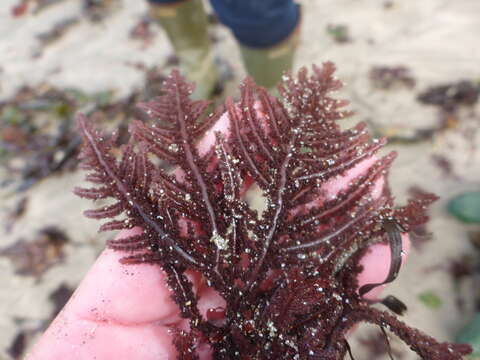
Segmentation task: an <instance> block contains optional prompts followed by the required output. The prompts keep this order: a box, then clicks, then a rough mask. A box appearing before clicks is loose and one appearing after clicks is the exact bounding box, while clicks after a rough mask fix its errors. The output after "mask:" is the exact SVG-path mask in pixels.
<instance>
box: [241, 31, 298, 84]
mask: <svg viewBox="0 0 480 360" xmlns="http://www.w3.org/2000/svg"><path fill="white" fill-rule="evenodd" d="M299 38H300V26H299V25H298V26H297V28H296V29H295V30H294V32H293V33H292V34H291V35H290V36H289V37H288V38H287V39H285V40H284V41H282V42H281V43H280V44H277V45H275V46H272V47H269V48H252V47H248V46H244V45H240V51H241V53H242V58H243V63H244V65H245V68H246V70H247V72H248V74H249V75H250V76H252V77H253V78H254V80H255V82H256V83H257V84H258V85H261V86H263V87H265V88H267V89H268V90H270V91H272V92H274V93H275V92H276V85H277V84H278V83H279V82H280V79H281V77H282V74H283V73H284V72H285V71H288V70H291V69H292V66H293V57H294V54H295V50H296V48H297V45H298V40H299Z"/></svg>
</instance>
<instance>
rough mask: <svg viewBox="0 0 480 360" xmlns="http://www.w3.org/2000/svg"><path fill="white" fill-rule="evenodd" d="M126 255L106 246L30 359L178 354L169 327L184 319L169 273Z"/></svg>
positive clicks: (28, 359) (130, 233)
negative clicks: (127, 259)
mask: <svg viewBox="0 0 480 360" xmlns="http://www.w3.org/2000/svg"><path fill="white" fill-rule="evenodd" d="M139 231H140V230H138V229H133V230H128V231H123V232H122V233H120V235H119V237H126V236H129V235H133V234H135V233H138V232H139ZM121 257H122V254H121V253H119V252H116V251H115V252H114V251H112V250H105V251H103V253H102V254H101V255H100V257H99V258H98V259H97V261H96V262H95V264H94V265H93V266H92V268H91V269H90V271H89V272H88V274H87V275H86V277H85V278H84V280H83V281H82V283H81V284H80V286H79V287H78V289H77V290H76V291H75V293H74V295H73V296H72V298H71V299H70V300H69V302H68V303H67V304H66V305H65V307H64V309H63V310H62V311H61V312H60V314H59V315H58V316H57V318H56V319H55V320H54V321H53V322H52V324H51V325H50V327H49V328H48V329H47V331H46V332H45V333H44V334H43V336H42V337H41V338H40V340H39V342H38V343H37V344H36V346H35V347H34V349H33V350H32V352H31V353H30V354H29V355H27V360H40V359H50V360H55V359H67V358H68V359H97V360H101V359H119V360H122V359H142V360H149V359H152V360H153V359H157V360H158V359H169V358H174V357H175V354H176V351H175V348H174V346H173V345H172V336H173V335H172V334H170V331H169V329H170V328H171V327H173V326H175V327H178V326H179V325H180V324H181V322H182V319H181V318H180V315H179V311H178V308H177V306H176V305H175V304H174V302H173V301H172V299H171V298H170V295H171V294H170V290H168V288H167V287H166V285H165V275H164V273H163V272H162V271H160V270H159V268H158V266H151V265H147V264H139V265H122V264H120V263H119V259H120V258H121Z"/></svg>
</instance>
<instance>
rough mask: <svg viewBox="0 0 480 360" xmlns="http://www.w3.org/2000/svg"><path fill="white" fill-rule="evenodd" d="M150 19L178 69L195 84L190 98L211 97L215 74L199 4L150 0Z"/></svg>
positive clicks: (198, 0)
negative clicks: (162, 33)
mask: <svg viewBox="0 0 480 360" xmlns="http://www.w3.org/2000/svg"><path fill="white" fill-rule="evenodd" d="M149 3H150V15H151V17H152V18H153V19H155V20H156V21H158V22H159V23H160V25H161V26H162V28H163V29H164V30H165V31H166V33H167V36H168V38H169V40H170V42H171V43H172V46H173V48H174V50H175V53H176V55H177V56H178V58H179V60H180V68H181V71H182V73H183V75H184V76H185V77H186V78H187V80H188V81H192V82H195V84H196V88H195V91H194V93H193V97H194V98H196V99H206V98H208V97H210V95H211V94H212V92H213V90H214V88H215V86H216V84H217V81H218V74H217V70H216V67H215V64H214V59H213V54H212V51H211V50H210V41H209V38H208V31H207V25H208V21H207V15H206V13H205V10H204V8H203V4H202V1H201V0H180V1H179V0H149Z"/></svg>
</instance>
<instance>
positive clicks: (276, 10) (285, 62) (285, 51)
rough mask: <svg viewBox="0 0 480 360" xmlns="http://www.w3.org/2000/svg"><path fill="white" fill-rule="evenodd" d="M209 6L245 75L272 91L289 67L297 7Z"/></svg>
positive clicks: (217, 1)
mask: <svg viewBox="0 0 480 360" xmlns="http://www.w3.org/2000/svg"><path fill="white" fill-rule="evenodd" d="M211 4H212V7H213V8H214V9H215V12H216V13H217V15H218V17H219V19H220V21H221V22H222V23H223V24H225V25H226V26H228V27H229V28H230V29H231V31H232V32H233V35H234V36H235V38H236V39H237V40H238V42H239V43H240V50H241V53H242V57H243V61H244V63H245V67H246V69H247V72H248V73H249V74H250V75H251V76H252V77H253V78H254V79H255V81H256V82H257V83H258V84H259V85H262V86H265V87H266V88H270V89H271V88H273V87H274V86H275V85H276V84H277V83H278V81H279V80H280V78H281V76H282V73H283V72H284V71H286V70H289V69H291V67H292V64H293V54H294V50H295V48H296V45H297V43H298V38H299V27H300V8H299V6H298V5H297V4H296V3H295V2H294V1H293V0H211Z"/></svg>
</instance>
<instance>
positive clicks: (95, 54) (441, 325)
mask: <svg viewBox="0 0 480 360" xmlns="http://www.w3.org/2000/svg"><path fill="white" fill-rule="evenodd" d="M16 3H17V0H2V1H1V4H0V34H1V35H0V99H1V100H5V99H8V98H9V97H11V96H13V95H14V94H15V92H16V91H17V90H18V89H19V88H20V87H21V86H23V85H31V86H34V85H38V84H41V83H45V82H46V83H49V84H54V85H55V86H57V87H59V88H62V87H69V88H78V89H81V90H83V91H86V92H95V91H99V90H113V91H114V94H115V97H116V98H122V97H125V96H127V95H129V94H130V93H131V92H132V91H133V90H134V89H136V88H138V87H141V86H142V85H143V83H144V80H145V79H144V76H145V75H144V72H142V71H140V70H138V68H137V67H135V66H132V64H139V63H140V64H144V65H146V66H152V65H154V64H161V63H164V61H165V59H166V57H167V56H168V55H169V54H171V48H170V45H169V44H168V42H167V41H166V37H165V35H164V34H163V33H162V32H161V30H160V29H159V28H156V27H155V28H154V29H153V31H154V32H155V34H156V36H155V38H154V40H153V44H152V45H151V46H149V47H147V48H143V46H142V45H141V44H140V43H139V42H138V41H135V40H132V39H130V38H129V31H130V29H131V28H132V27H133V26H134V24H136V23H137V22H138V20H139V18H140V17H141V16H143V15H145V12H146V4H145V3H144V2H143V1H123V2H120V4H118V6H115V9H114V10H113V11H112V13H111V14H110V15H109V16H108V17H107V18H105V19H104V21H102V22H100V23H95V24H92V23H91V22H89V21H87V20H86V19H84V18H80V19H79V21H78V22H77V23H76V24H75V25H74V26H72V28H71V29H69V31H67V32H66V33H65V34H64V35H63V36H62V37H61V38H60V39H59V40H57V41H56V42H54V43H52V44H51V45H49V46H47V47H45V48H43V49H41V48H40V45H39V40H38V39H37V38H36V35H38V34H39V33H42V32H45V31H47V30H49V29H50V28H51V27H52V26H53V25H54V24H55V23H57V22H58V21H60V20H64V19H65V18H69V17H77V16H78V15H79V13H80V9H81V2H80V1H78V0H64V1H61V2H59V3H58V4H55V5H52V6H50V7H48V8H46V9H45V10H43V11H42V12H40V13H38V14H31V13H27V14H26V15H24V16H22V17H18V18H13V17H12V16H11V14H10V11H11V8H12V6H14V5H16ZM302 4H303V6H304V24H303V25H304V26H303V29H302V40H301V44H300V47H299V49H298V56H297V62H296V63H297V66H302V65H310V64H312V63H321V62H323V61H326V60H332V61H333V62H335V63H336V64H337V66H338V69H339V70H338V76H339V78H341V79H342V80H344V81H345V83H346V89H345V91H344V96H345V97H346V98H349V99H350V100H351V101H352V108H353V109H355V110H356V113H357V114H356V116H355V117H354V119H353V120H354V122H358V121H359V120H366V121H368V122H369V124H370V125H371V126H372V127H373V128H374V129H375V130H376V131H377V132H387V133H389V134H394V135H400V136H407V137H408V136H410V135H411V134H412V133H414V132H415V131H416V130H418V129H428V128H431V127H432V126H435V124H436V123H437V122H438V110H437V109H436V108H434V107H429V106H425V105H422V104H420V103H419V102H418V101H416V96H417V94H418V93H419V92H420V91H421V90H424V89H425V88H427V87H428V86H431V85H437V84H441V83H445V82H454V81H458V80H461V79H470V80H477V81H478V80H479V79H480V66H479V64H480V47H479V46H478V38H479V36H480V17H479V16H478V14H479V13H480V2H479V1H478V0H462V1H448V0H444V1H441V0H422V1H416V0H404V1H390V2H387V1H380V0H368V1H367V0H335V1H334V0H323V1H320V0H317V1H313V0H310V1H303V2H302ZM327 24H346V25H348V29H349V36H350V38H351V41H350V42H347V43H344V44H339V43H337V42H335V41H334V40H333V39H332V37H331V36H329V35H328V34H327V32H326V26H327ZM215 35H216V37H217V38H218V39H219V41H218V42H217V43H216V46H215V51H216V53H217V54H218V55H219V56H222V54H229V56H228V59H227V61H228V62H229V63H230V65H231V66H232V69H233V71H234V74H235V81H238V79H240V78H242V77H243V76H244V74H245V72H244V70H243V68H242V65H241V63H240V61H239V53H238V49H237V47H236V44H235V43H234V41H233V40H232V37H231V36H230V34H229V32H228V31H227V30H226V29H225V28H223V27H221V26H217V27H215ZM375 65H390V66H395V65H404V66H407V67H408V68H409V69H410V70H411V73H412V75H413V77H414V78H415V80H416V86H415V87H414V88H413V89H408V88H405V87H400V88H396V89H393V90H388V91H385V90H378V89H375V88H374V87H373V86H372V84H371V82H370V80H369V77H368V74H369V71H370V69H371V67H372V66H375ZM233 84H234V82H232V83H231V84H230V85H229V87H228V91H229V92H230V91H232V89H233ZM478 110H479V107H478V105H477V107H476V109H475V108H473V109H472V108H470V109H468V110H464V111H462V112H460V113H459V115H458V119H459V121H458V124H457V125H456V126H454V127H451V128H449V129H447V130H445V131H441V132H438V133H436V134H435V135H434V136H433V137H430V138H428V139H426V140H424V141H418V142H414V143H402V142H399V143H394V144H392V145H389V146H388V148H387V149H386V150H387V151H388V150H392V149H394V150H397V151H398V152H399V157H398V159H397V161H396V162H395V163H394V166H393V169H392V172H391V175H390V180H391V185H392V189H393V192H394V194H395V195H396V196H397V198H398V200H399V201H400V202H402V201H404V200H405V198H406V193H407V190H408V189H409V188H410V187H411V186H412V185H418V186H421V187H422V188H424V189H428V190H430V191H433V192H435V193H437V194H438V195H440V196H441V200H440V201H438V202H437V203H436V204H435V205H434V206H433V209H432V221H431V222H430V224H429V226H428V228H429V230H430V231H431V232H433V234H434V239H433V240H432V241H429V242H426V243H425V244H424V245H423V247H422V248H421V249H420V250H418V249H413V250H412V253H411V256H410V259H409V262H408V264H407V266H405V267H404V268H403V269H402V271H401V273H400V276H399V278H398V280H397V281H396V282H395V283H394V284H393V285H392V286H390V287H389V289H388V293H392V294H395V295H397V296H398V297H399V298H401V299H402V300H403V301H404V302H405V303H406V304H408V307H409V310H408V313H407V315H406V316H405V321H406V322H407V323H408V324H410V325H413V326H416V327H418V328H420V329H422V330H424V331H426V332H427V333H429V334H431V335H433V336H435V337H436V338H438V339H440V340H450V339H452V338H453V336H454V334H455V333H456V332H457V331H458V329H459V328H460V327H461V326H462V325H463V324H464V323H465V322H466V321H467V320H468V319H469V318H470V316H471V314H472V312H473V294H474V289H473V282H472V280H471V279H466V280H465V281H464V282H463V283H462V284H461V286H460V287H459V288H457V287H454V283H453V280H452V278H451V276H450V275H449V273H448V272H447V271H445V268H446V264H447V263H448V261H449V260H451V259H454V258H458V257H459V256H461V255H462V254H466V253H469V252H471V248H470V245H469V243H468V241H467V233H466V230H468V228H466V227H465V226H464V225H461V224H459V223H458V222H456V221H455V220H454V219H452V218H451V217H449V216H448V215H447V213H446V210H445V204H446V201H447V200H448V199H449V198H450V197H451V196H453V195H455V194H459V193H461V192H463V191H465V190H471V189H478V186H479V182H480V181H479V179H480V151H479V150H478V149H477V148H476V147H475V146H472V144H478V143H479V141H480V131H479V121H480V118H479V115H478ZM349 121H350V120H349ZM0 126H1V124H0ZM465 133H469V134H471V135H472V139H466V137H465V136H464V134H465ZM432 155H442V156H445V157H446V158H448V159H449V160H450V161H452V164H453V171H454V173H455V174H456V176H446V175H445V174H444V173H443V172H442V170H441V169H440V168H439V167H438V166H437V165H435V163H434V162H433V161H432ZM0 176H2V172H1V170H0ZM81 178H82V175H81V174H79V173H77V172H74V173H65V174H60V175H56V176H50V177H48V178H47V179H45V180H43V181H42V182H40V183H38V184H37V185H35V186H34V187H32V188H31V189H29V190H28V191H27V192H26V193H25V194H23V195H26V196H28V198H29V200H28V207H27V210H26V213H25V214H24V215H23V216H22V217H21V218H20V219H19V220H18V221H17V222H16V223H15V225H14V227H13V229H12V230H11V231H10V232H9V233H7V232H5V233H0V236H1V244H0V246H1V247H6V246H8V245H10V244H13V243H14V242H15V241H17V240H18V239H20V238H25V239H29V238H32V234H34V233H35V232H37V231H38V230H39V229H41V228H42V227H44V226H45V225H55V226H58V227H59V228H61V229H63V230H64V231H65V232H66V233H67V235H68V237H69V238H70V241H69V242H68V243H67V244H66V246H65V248H64V249H65V253H66V256H65V259H64V260H63V262H62V263H61V264H59V265H57V266H54V267H52V268H51V269H49V270H48V271H47V272H45V274H44V275H43V276H42V278H41V279H40V280H38V281H37V280H36V279H34V278H32V277H29V276H19V275H17V274H15V273H14V269H13V266H12V264H11V261H10V260H8V259H7V258H5V257H0V273H1V275H0V285H1V286H0V359H9V358H10V356H9V355H8V354H7V349H8V348H9V347H10V346H11V342H12V340H13V339H14V338H15V336H16V335H17V332H18V331H19V330H20V329H25V328H35V327H36V326H38V325H39V324H41V323H42V320H44V319H46V318H48V316H49V314H50V312H51V311H52V303H51V301H50V300H49V299H48V296H49V294H50V293H51V292H52V291H53V290H55V289H57V288H58V286H59V285H60V284H62V283H66V284H68V285H69V286H70V287H75V286H76V285H77V284H78V282H79V281H80V280H81V278H82V277H83V275H84V274H85V272H86V271H87V269H88V268H89V266H90V265H91V264H92V262H93V261H94V259H95V257H96V256H97V254H98V253H99V251H100V250H101V249H102V247H103V244H104V241H105V238H106V236H108V235H104V236H99V235H97V234H96V229H97V225H98V224H97V223H95V222H94V221H91V220H87V219H85V218H84V217H83V216H82V215H81V212H82V211H83V210H85V209H86V208H88V207H89V204H88V202H86V201H82V200H80V199H78V198H76V197H74V196H73V194H72V193H71V189H72V188H73V186H75V185H76V184H78V183H79V182H80V181H81ZM1 191H2V192H1V193H0V196H1V197H0V221H1V222H2V223H6V221H7V219H6V215H7V213H8V211H9V210H10V209H11V208H12V207H13V206H14V204H15V203H16V202H17V201H18V198H19V195H12V194H11V193H10V192H9V191H5V190H1ZM0 225H2V224H0ZM4 228H5V226H1V227H0V232H3V231H4ZM423 293H434V294H435V295H436V296H438V298H439V299H440V300H441V304H440V306H439V307H438V308H435V309H434V308H432V307H429V306H426V305H425V304H424V303H423V302H421V301H419V295H420V294H423ZM457 296H458V297H460V298H461V299H463V300H464V301H465V306H464V308H463V309H462V310H461V309H459V308H458V306H457V305H456V303H455V299H456V297H457ZM370 330H371V329H367V330H363V328H362V330H359V331H357V332H356V334H355V335H354V336H353V337H352V338H353V340H352V344H353V348H354V353H355V354H356V355H357V356H356V358H357V359H367V358H373V357H371V356H372V355H366V354H368V353H367V352H366V351H367V350H368V349H366V348H365V346H362V345H361V344H359V343H358V341H357V340H356V339H357V338H361V339H365V338H367V335H366V331H370ZM391 341H392V344H393V347H394V348H395V349H401V350H400V351H401V352H402V354H403V357H402V358H403V359H414V358H415V356H414V355H412V354H411V353H410V352H409V351H408V350H406V349H405V348H403V347H402V346H401V345H400V343H399V342H398V341H397V340H396V339H393V338H392V339H391ZM29 345H31V342H30V343H29ZM369 356H370V357H369ZM380 358H382V357H380ZM383 358H387V357H386V356H385V355H383Z"/></svg>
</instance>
